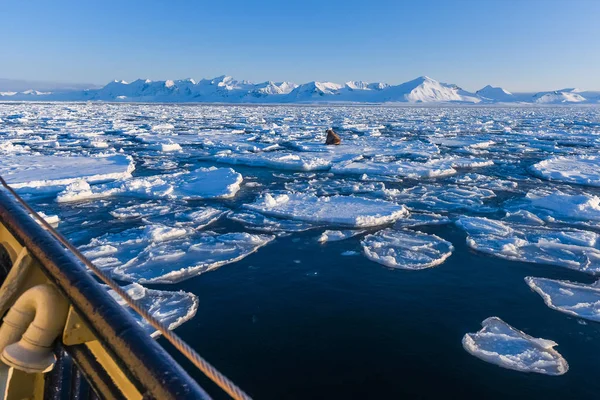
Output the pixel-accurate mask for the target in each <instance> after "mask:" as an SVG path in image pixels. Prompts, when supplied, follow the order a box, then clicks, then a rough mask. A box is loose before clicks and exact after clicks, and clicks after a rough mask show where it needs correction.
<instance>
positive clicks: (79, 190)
mask: <svg viewBox="0 0 600 400" xmlns="http://www.w3.org/2000/svg"><path fill="white" fill-rule="evenodd" d="M117 191H118V189H116V188H115V189H108V190H102V191H100V190H92V187H91V186H90V184H89V183H87V182H86V181H85V180H83V179H80V180H77V181H75V182H73V183H71V184H68V185H67V187H66V188H65V189H64V190H63V191H62V192H60V193H59V194H58V195H57V196H56V201H58V202H59V203H72V202H76V201H84V200H94V199H103V198H105V197H110V196H112V195H114V194H115V193H117Z"/></svg>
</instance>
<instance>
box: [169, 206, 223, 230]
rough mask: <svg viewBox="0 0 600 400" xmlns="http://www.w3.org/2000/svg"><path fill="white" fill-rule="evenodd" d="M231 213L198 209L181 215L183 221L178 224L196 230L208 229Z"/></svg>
mask: <svg viewBox="0 0 600 400" xmlns="http://www.w3.org/2000/svg"><path fill="white" fill-rule="evenodd" d="M229 212H230V211H229V210H225V209H222V208H215V207H197V208H195V209H194V211H192V212H189V213H186V214H183V215H181V219H183V221H181V222H178V224H179V225H184V226H190V227H192V228H194V229H195V230H200V229H204V228H206V227H207V226H208V225H211V224H213V223H215V222H216V221H218V220H219V219H220V218H221V217H223V216H224V215H227V214H228V213H229Z"/></svg>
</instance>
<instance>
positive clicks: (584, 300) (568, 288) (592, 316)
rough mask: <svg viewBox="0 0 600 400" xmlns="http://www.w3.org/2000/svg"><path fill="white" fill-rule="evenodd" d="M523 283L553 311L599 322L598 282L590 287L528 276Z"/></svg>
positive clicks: (599, 282) (599, 299)
mask: <svg viewBox="0 0 600 400" xmlns="http://www.w3.org/2000/svg"><path fill="white" fill-rule="evenodd" d="M525 282H526V283H527V284H528V285H529V287H530V288H531V289H533V290H534V291H535V292H536V293H537V294H539V295H540V296H542V299H544V303H546V305H547V306H548V307H550V308H552V309H554V310H558V311H560V312H563V313H565V314H569V315H573V316H575V317H580V318H584V319H587V320H590V321H596V322H600V281H596V282H595V283H593V284H591V285H586V284H584V283H578V282H570V281H559V280H554V279H547V278H534V277H531V276H528V277H526V278H525Z"/></svg>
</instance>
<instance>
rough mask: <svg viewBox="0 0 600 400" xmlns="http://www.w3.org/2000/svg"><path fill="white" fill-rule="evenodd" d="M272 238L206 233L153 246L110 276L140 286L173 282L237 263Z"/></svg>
mask: <svg viewBox="0 0 600 400" xmlns="http://www.w3.org/2000/svg"><path fill="white" fill-rule="evenodd" d="M274 238H275V237H274V236H270V235H253V234H250V233H226V234H223V235H217V234H215V233H211V232H207V233H202V234H200V235H197V236H195V237H193V238H185V239H183V240H172V241H168V242H165V243H154V244H151V245H149V246H148V247H146V248H145V249H144V250H143V251H142V252H141V253H139V254H138V255H137V256H136V257H135V258H133V259H131V260H130V261H128V262H127V263H126V264H124V265H120V266H118V267H116V268H115V269H114V270H113V271H112V272H113V275H114V276H115V277H116V278H118V279H122V280H124V281H129V282H139V283H176V282H180V281H182V280H185V279H188V278H191V277H194V276H197V275H200V274H202V273H205V272H208V271H211V270H214V269H216V268H218V267H220V266H222V265H225V264H230V263H233V262H236V261H239V260H241V259H243V258H245V257H247V256H248V255H250V254H252V253H254V252H255V251H257V250H258V249H259V248H261V247H263V246H265V245H266V244H268V243H269V242H270V241H272V240H273V239H274Z"/></svg>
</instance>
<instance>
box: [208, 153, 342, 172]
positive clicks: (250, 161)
mask: <svg viewBox="0 0 600 400" xmlns="http://www.w3.org/2000/svg"><path fill="white" fill-rule="evenodd" d="M213 159H214V160H215V161H217V162H221V163H226V164H234V165H235V164H242V165H248V166H251V167H265V168H273V169H285V170H292V171H326V170H328V169H329V168H331V162H330V161H329V160H326V159H324V158H321V157H317V156H312V155H308V154H305V153H303V154H294V153H284V152H279V151H278V152H272V153H248V154H219V155H216V156H214V157H213Z"/></svg>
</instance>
